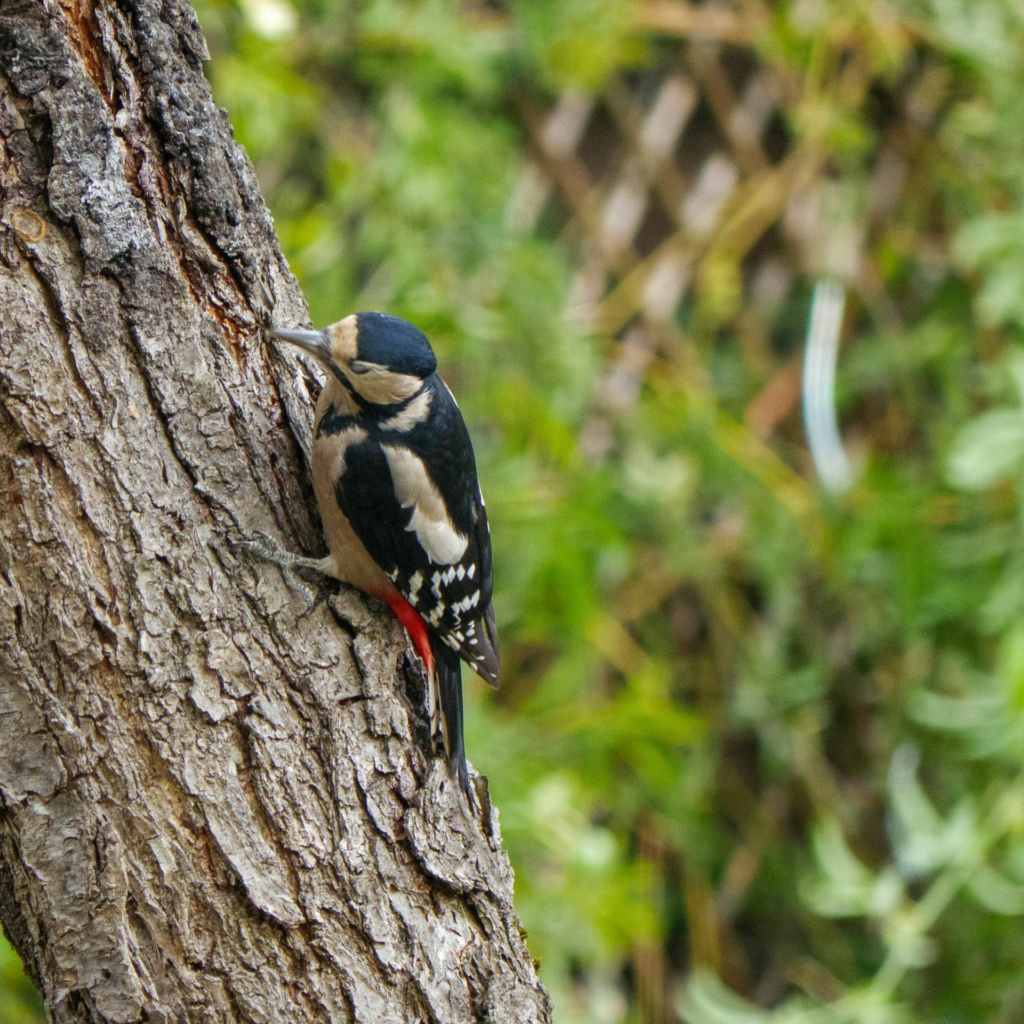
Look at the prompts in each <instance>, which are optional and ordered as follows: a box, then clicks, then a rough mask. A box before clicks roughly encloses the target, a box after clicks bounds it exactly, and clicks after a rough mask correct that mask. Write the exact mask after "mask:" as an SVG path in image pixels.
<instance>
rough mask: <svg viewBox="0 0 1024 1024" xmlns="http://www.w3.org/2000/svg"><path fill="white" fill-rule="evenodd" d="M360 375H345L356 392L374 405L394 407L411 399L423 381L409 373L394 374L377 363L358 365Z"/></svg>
mask: <svg viewBox="0 0 1024 1024" xmlns="http://www.w3.org/2000/svg"><path fill="white" fill-rule="evenodd" d="M360 366H361V367H362V368H363V372H362V373H358V374H356V373H352V374H346V376H347V377H348V378H349V382H350V383H351V385H352V387H354V388H355V389H356V391H357V392H358V393H359V394H360V395H361V396H362V397H363V398H365V399H366V401H368V402H371V403H372V404H374V405H394V404H396V403H398V402H404V401H405V400H406V399H407V398H412V396H413V395H415V394H416V392H417V391H419V389H420V388H421V387H422V386H423V381H422V380H420V378H419V377H415V376H413V375H412V374H411V373H395V372H394V371H392V370H389V369H388V368H387V367H386V366H381V365H379V364H378V363H360Z"/></svg>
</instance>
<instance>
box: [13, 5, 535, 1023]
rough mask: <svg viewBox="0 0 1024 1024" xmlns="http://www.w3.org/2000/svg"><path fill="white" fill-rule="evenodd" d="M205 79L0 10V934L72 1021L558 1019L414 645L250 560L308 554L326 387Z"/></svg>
mask: <svg viewBox="0 0 1024 1024" xmlns="http://www.w3.org/2000/svg"><path fill="white" fill-rule="evenodd" d="M204 57H205V46H204V42H203V39H202V36H201V34H200V31H199V28H198V25H197V23H196V19H195V16H194V14H193V12H192V10H191V8H190V7H189V6H188V5H187V4H186V3H184V2H182V0H136V2H131V0H59V2H58V0H0V183H2V196H0V320H2V324H0V327H2V329H0V918H2V921H3V924H4V927H5V930H6V932H7V934H8V936H9V937H10V939H11V940H12V941H13V943H14V945H15V947H16V948H17V950H18V952H19V953H20V954H21V956H22V958H23V959H24V961H25V964H26V967H27V969H28V971H29V973H30V975H31V976H32V978H33V980H34V981H35V982H36V984H37V985H38V986H39V987H40V989H41V991H42V992H43V995H44V998H45V1000H46V1003H47V1006H48V1009H49V1012H50V1014H51V1017H52V1019H53V1020H54V1021H59V1022H64V1021H141V1020H147V1021H204V1022H214V1021H218V1022H219V1021H283V1022H291V1021H367V1022H370V1021H372V1022H373V1024H385V1022H392V1021H394V1022H401V1024H406V1022H411V1021H424V1022H426V1021H437V1022H445V1024H447V1022H456V1021H458V1022H462V1021H484V1020H486V1021H491V1022H516V1024H521V1022H530V1021H546V1020H549V1018H550V1011H549V1008H548V1004H547V997H546V995H545V993H544V991H543V989H542V987H541V986H540V984H539V982H538V980H537V977H536V973H535V970H534V965H533V963H532V961H531V959H530V956H529V954H528V952H527V949H526V946H525V943H524V940H523V935H522V932H521V928H520V926H519V923H518V921H517V919H516V917H515V914H514V912H513V910H512V903H511V899H512V874H511V870H510V868H509V865H508V861H507V858H506V856H505V854H504V852H503V851H502V848H501V841H500V836H499V832H498V826H497V820H496V815H495V814H494V813H493V812H492V811H491V810H490V808H489V806H488V803H487V801H486V794H485V791H484V788H483V786H482V785H480V786H479V787H478V788H479V789H480V792H481V795H482V797H483V810H482V812H481V814H480V815H479V818H478V819H474V818H472V817H471V816H470V815H469V814H468V812H464V810H463V804H462V800H461V797H460V795H459V793H458V791H457V788H456V787H455V786H454V785H452V783H451V782H450V781H449V778H448V775H447V771H446V769H445V768H444V766H443V764H442V762H441V761H440V760H439V759H435V758H433V757H432V756H431V755H430V752H429V750H428V749H427V746H426V743H425V738H424V728H423V718H422V713H421V711H420V709H419V705H418V702H417V699H416V697H417V693H418V691H417V689H416V686H417V685H418V682H417V675H416V673H415V671H414V670H413V669H412V667H411V666H410V663H409V662H408V660H407V655H406V653H405V649H406V645H405V639H404V634H403V633H402V632H401V630H400V628H399V627H398V626H397V625H396V623H395V622H394V621H393V620H392V619H391V618H390V615H389V614H388V613H386V612H384V611H383V610H382V609H381V608H380V607H378V606H377V605H375V604H372V603H369V602H366V601H364V600H363V599H362V598H360V597H357V596H353V595H339V596H337V597H335V598H332V599H331V600H330V601H327V602H321V603H320V604H319V605H318V606H317V607H316V608H315V609H314V610H313V611H311V612H310V611H309V607H308V605H307V603H306V601H305V600H304V599H303V598H302V597H301V596H299V595H297V594H295V593H294V592H293V591H291V590H290V589H289V588H288V587H287V586H286V584H285V582H284V580H283V579H282V577H281V575H280V572H279V571H278V570H277V569H276V568H274V567H271V566H267V565H258V564H255V563H253V562H252V561H251V560H249V559H247V558H245V557H242V556H241V555H239V554H238V553H237V550H236V549H234V548H233V547H232V546H231V544H230V543H229V541H230V540H231V538H233V537H240V536H251V535H253V534H255V533H256V532H257V531H263V532H266V533H268V534H270V535H271V536H273V537H275V538H276V539H277V540H278V541H279V542H280V543H281V544H282V545H283V546H286V547H288V548H290V549H292V550H304V551H306V552H307V553H317V551H318V549H319V548H320V545H321V541H320V538H319V529H318V525H317V522H316V518H315V514H314V512H313V509H312V500H311V492H310V488H309V484H308V475H307V470H306V461H305V457H304V454H303V445H304V439H305V438H307V437H308V431H309V424H310V410H311V402H312V398H313V392H315V390H316V382H315V380H313V379H312V378H311V377H310V375H309V373H308V371H307V370H305V369H304V368H303V367H302V366H301V365H300V364H299V363H298V362H294V361H291V357H290V356H287V355H285V356H282V355H281V354H279V353H277V352H275V351H274V350H272V349H271V348H269V347H268V345H267V342H266V335H265V327H266V325H267V324H268V323H270V322H271V320H272V321H273V322H274V323H276V324H287V325H296V324H301V323H303V322H305V320H306V310H305V305H304V302H303V299H302V296H301V294H300V291H299V289H298V286H297V285H296V282H295V281H294V279H293V278H292V276H291V274H290V273H289V271H288V268H287V266H286V264H285V262H284V260H283V258H282V256H281V254H280V251H279V249H278V246H277V242H276V240H275V237H274V232H273V226H272V224H271V221H270V217H269V215H268V213H267V211H266V208H265V207H264V205H263V201H262V199H261V198H260V195H259V191H258V188H257V185H256V181H255V178H254V175H253V172H252V168H251V166H250V164H249V162H248V160H247V159H246V157H245V154H244V153H243V152H242V151H241V149H240V148H239V147H238V146H237V145H236V144H235V143H234V141H233V139H232V137H231V132H230V128H229V126H228V124H227V121H226V118H225V116H224V114H223V112H220V111H218V110H217V109H216V107H215V106H214V105H213V102H212V100H211V97H210V92H209V89H208V87H207V84H206V82H205V80H204V78H203V74H202V60H203V59H204ZM341 312H347V311H339V313H341ZM410 694H411V695H412V696H409V695H410Z"/></svg>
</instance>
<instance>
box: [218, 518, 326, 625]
mask: <svg viewBox="0 0 1024 1024" xmlns="http://www.w3.org/2000/svg"><path fill="white" fill-rule="evenodd" d="M231 546H232V547H233V548H235V549H240V550H242V551H247V552H249V554H251V555H255V556H256V557H257V558H259V559H260V560H261V561H264V562H270V563H272V564H273V565H276V566H277V567H278V568H279V569H280V570H281V575H282V576H283V577H284V581H285V583H286V584H287V585H288V589H289V590H292V591H294V592H295V593H298V594H301V595H302V596H303V597H304V598H305V599H306V603H307V604H308V605H310V606H311V607H315V605H316V603H317V593H316V591H315V590H313V588H312V587H310V586H309V585H308V584H307V583H305V582H304V581H303V580H302V579H300V578H299V577H298V576H297V575H296V573H295V570H296V569H306V570H308V571H310V572H315V573H317V575H319V576H330V575H331V559H330V557H327V558H307V557H306V556H305V555H296V554H293V553H292V552H291V551H286V550H285V549H284V548H282V547H281V546H280V545H279V544H278V543H277V541H275V540H274V539H273V537H270V536H268V535H267V534H265V533H263V532H262V531H258V532H257V533H256V534H255V535H254V536H252V537H249V538H244V539H242V540H235V541H232V542H231Z"/></svg>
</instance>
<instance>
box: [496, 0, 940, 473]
mask: <svg viewBox="0 0 1024 1024" xmlns="http://www.w3.org/2000/svg"><path fill="white" fill-rule="evenodd" d="M758 12H760V13H759V14H758ZM767 17H768V12H767V10H765V9H762V8H761V7H757V8H756V9H755V13H753V14H751V13H750V12H749V11H747V12H746V13H745V14H744V15H743V16H741V15H740V14H738V13H736V12H735V11H733V10H732V9H730V8H728V7H725V6H717V5H713V4H705V5H703V6H699V7H698V6H695V5H691V4H687V3H659V4H654V5H651V6H648V7H646V8H642V9H641V12H640V15H639V19H640V23H641V25H642V26H643V27H644V28H645V30H646V31H647V32H648V33H649V36H650V41H651V48H652V52H653V53H654V54H655V57H654V60H653V61H652V63H653V65H654V70H645V71H642V72H637V73H634V74H624V75H622V76H620V77H618V78H617V79H615V80H614V81H613V82H612V83H611V84H610V85H609V86H608V87H607V88H605V89H604V90H602V91H601V92H599V93H594V94H586V93H581V92H567V93H565V94H563V95H562V96H560V97H559V98H558V100H557V102H556V103H555V104H554V105H553V106H552V107H547V108H546V107H543V106H540V105H526V106H525V107H524V111H523V119H524V121H525V124H526V126H527V129H528V131H529V136H530V140H531V144H532V163H531V165H530V168H529V171H528V173H527V174H526V175H525V176H524V178H523V180H522V182H521V184H520V188H519V190H518V193H517V196H516V197H515V201H514V203H513V206H512V210H511V220H512V222H513V225H514V226H515V227H517V228H518V229H520V230H526V231H531V230H541V229H543V230H556V231H560V232H561V233H562V234H563V235H564V237H565V238H566V239H567V240H568V241H569V242H570V243H571V244H572V245H573V246H575V247H576V248H577V251H578V252H579V262H580V265H579V272H578V275H577V278H576V282H575V287H574V289H573V293H572V299H571V303H570V306H571V308H570V311H569V312H570V313H571V315H573V316H576V317H579V318H581V319H582V320H583V321H585V322H586V323H587V324H588V325H590V326H592V327H593V328H594V329H596V330H598V331H601V332H604V333H606V334H607V335H608V336H609V337H610V338H614V339H616V344H615V346H614V351H613V353H612V355H611V358H610V366H609V370H608V374H607V377H606V381H605V387H604V395H603V406H604V407H605V409H606V410H608V412H609V414H614V410H615V409H617V408H623V407H628V406H629V405H631V404H632V402H633V400H634V399H635V396H636V394H637V392H638V389H639V387H640V386H641V383H642V381H643V379H644V375H645V372H646V370H647V368H648V366H649V365H650V363H651V361H652V360H653V359H654V358H655V357H656V356H657V355H659V354H662V355H667V356H670V357H671V358H674V359H676V360H678V359H679V358H680V353H685V352H686V342H687V339H688V336H689V333H690V331H689V326H690V324H691V321H692V318H693V315H694V310H695V309H696V308H697V307H698V306H699V301H698V300H699V294H700V292H701V282H702V279H703V280H704V283H705V285H706V286H707V287H708V288H710V289H712V290H713V286H714V285H715V284H716V283H717V284H718V286H719V290H721V283H722V281H723V279H724V282H725V289H726V291H729V290H730V289H731V291H732V293H734V294H733V295H732V297H731V299H730V300H729V304H730V306H731V312H730V314H729V315H728V316H727V317H726V320H727V322H728V325H729V326H731V327H732V328H733V336H734V338H736V339H737V340H738V341H739V343H740V345H741V347H742V350H743V358H744V359H745V361H746V362H747V364H748V368H749V369H750V370H751V372H752V373H753V375H754V377H755V378H757V379H759V380H761V381H762V382H763V387H762V390H761V391H760V393H759V394H758V395H757V396H756V397H755V398H754V399H753V400H752V401H751V402H750V403H749V405H748V407H747V409H746V421H747V424H748V425H749V426H750V427H751V429H752V430H753V431H754V432H755V433H756V434H757V435H758V436H760V437H761V438H767V437H769V436H770V435H771V434H772V433H773V432H774V431H775V429H776V427H777V426H778V424H779V423H780V422H782V421H784V420H786V419H787V417H789V416H790V414H791V413H793V412H794V411H795V409H796V408H797V405H798V402H799V394H800V366H801V357H800V344H801V342H802V329H801V328H798V329H797V330H795V331H794V330H792V328H791V330H790V332H789V333H790V337H789V338H788V339H785V338H783V339H780V338H778V337H772V332H771V328H770V326H768V325H770V324H771V323H772V321H773V317H774V316H775V313H776V312H777V311H778V310H779V309H781V308H783V307H784V306H785V305H786V304H787V302H790V301H791V300H792V299H793V298H794V297H795V296H796V295H798V294H800V293H802V294H803V296H804V301H805V304H806V296H807V292H808V290H809V284H810V283H812V282H813V281H814V280H816V279H819V278H822V277H830V278H835V279H838V280H839V281H840V282H842V283H844V284H846V285H850V286H853V287H854V288H855V289H856V291H857V293H858V294H859V295H861V296H862V297H863V298H864V299H865V301H869V302H870V301H872V298H873V297H876V298H877V297H878V279H879V275H878V274H877V272H876V271H875V268H873V267H872V266H871V264H870V260H869V259H868V258H866V257H865V255H864V253H865V252H866V251H870V250H871V246H870V245H865V244H864V243H865V241H870V236H871V235H872V234H873V233H875V232H877V231H879V230H884V229H885V228H886V225H887V221H888V218H889V217H890V214H891V213H892V211H893V209H894V208H895V207H896V206H897V204H898V203H899V201H900V198H901V196H903V195H904V194H905V192H906V190H907V189H908V187H910V186H911V183H912V177H913V172H914V166H915V164H916V163H919V162H920V160H921V159H922V158H923V153H924V151H925V149H926V146H927V140H928V137H929V131H930V129H931V127H932V125H933V122H934V120H935V117H936V115H937V112H938V110H939V108H940V106H941V104H942V102H943V98H944V79H943V77H942V75H941V72H939V70H938V69H937V68H932V67H931V66H930V65H929V64H928V62H927V60H926V59H924V57H923V56H922V54H921V52H920V51H919V50H915V49H914V48H913V47H912V46H911V47H910V48H909V49H910V57H909V58H908V59H907V60H906V61H904V66H901V67H899V68H897V69H895V70H893V69H892V68H890V69H887V73H886V74H885V75H884V76H881V77H880V76H879V75H878V74H877V72H876V70H875V69H874V68H873V67H872V61H871V60H870V59H869V58H868V56H867V55H866V53H865V52H863V51H862V50H861V49H858V45H857V40H856V38H854V39H852V40H848V41H846V42H844V44H843V45H842V47H837V48H836V49H837V51H838V52H837V53H836V54H835V59H834V61H833V64H834V67H832V68H831V69H830V71H831V77H830V78H827V80H826V81H823V82H813V83H808V82H794V81H791V80H788V79H787V78H786V76H785V75H784V74H780V73H779V72H778V71H776V70H774V69H773V68H771V67H769V66H767V65H766V64H765V63H763V62H762V61H761V60H759V59H758V57H757V56H756V55H755V52H754V49H753V48H752V47H751V45H750V42H751V40H752V39H753V38H755V37H756V34H757V32H758V31H759V29H760V26H761V25H763V23H764V20H765V19H766V18H767ZM901 31H904V32H905V33H906V32H910V31H911V30H910V29H903V28H902V27H901ZM826 77H827V76H826ZM815 90H817V91H818V92H819V93H821V94H823V95H824V94H825V93H826V92H831V93H832V94H835V95H838V97H839V102H840V103H841V104H842V105H843V106H844V107H845V108H846V109H857V108H858V107H859V108H861V109H864V108H868V109H870V110H871V114H872V120H873V121H874V123H875V127H876V129H877V131H878V144H877V145H876V146H875V147H874V149H873V151H872V152H871V153H870V154H869V155H868V156H867V158H866V159H865V160H864V164H865V168H866V171H865V173H864V174H863V175H862V177H861V180H860V186H859V188H853V189H851V188H850V186H849V183H848V182H847V183H844V182H843V175H841V174H840V173H838V170H839V169H838V168H837V166H836V163H835V160H834V158H833V154H832V152H831V150H830V147H829V146H828V145H827V144H826V142H825V141H824V140H823V138H822V133H821V132H819V131H816V130H815V128H814V126H813V125H812V126H811V127H810V128H809V129H807V128H806V122H807V119H808V116H809V114H813V113H814V110H815V98H816V97H815V95H814V91H815ZM801 121H803V122H804V130H803V131H802V134H801V135H800V136H797V135H796V133H795V132H794V130H793V128H792V126H793V125H794V124H800V123H801ZM709 278H710V279H711V282H710V284H709V282H708V279H709ZM688 369H689V370H690V371H691V372H693V373H695V374H697V375H698V377H699V375H700V373H701V368H700V365H699V361H696V362H693V361H691V362H690V363H689V364H688ZM593 434H594V436H593V437H592V438H591V441H592V444H591V447H592V448H593V450H594V453H595V454H600V452H601V449H602V447H603V445H604V444H605V441H604V434H603V433H602V431H601V430H600V429H596V430H595V431H594V432H593Z"/></svg>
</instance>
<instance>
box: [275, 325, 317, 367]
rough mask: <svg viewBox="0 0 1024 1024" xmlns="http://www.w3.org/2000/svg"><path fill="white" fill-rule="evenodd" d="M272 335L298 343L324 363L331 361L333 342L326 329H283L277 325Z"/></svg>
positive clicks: (294, 343)
mask: <svg viewBox="0 0 1024 1024" xmlns="http://www.w3.org/2000/svg"><path fill="white" fill-rule="evenodd" d="M270 336H271V337H272V338H279V339H280V340H281V341H289V342H291V343H292V344H293V345H298V346H299V348H301V349H304V350H305V351H306V352H308V353H309V354H310V355H311V356H316V358H317V359H319V360H320V361H321V362H323V363H329V362H330V361H331V342H330V339H329V338H328V337H327V332H326V331H282V330H279V329H278V328H276V327H275V328H274V329H273V330H271V332H270Z"/></svg>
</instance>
